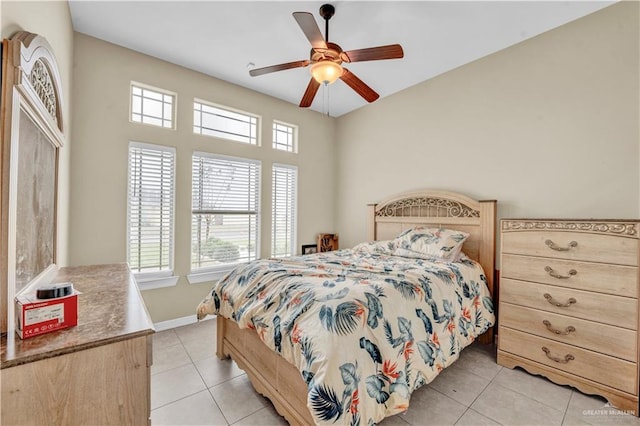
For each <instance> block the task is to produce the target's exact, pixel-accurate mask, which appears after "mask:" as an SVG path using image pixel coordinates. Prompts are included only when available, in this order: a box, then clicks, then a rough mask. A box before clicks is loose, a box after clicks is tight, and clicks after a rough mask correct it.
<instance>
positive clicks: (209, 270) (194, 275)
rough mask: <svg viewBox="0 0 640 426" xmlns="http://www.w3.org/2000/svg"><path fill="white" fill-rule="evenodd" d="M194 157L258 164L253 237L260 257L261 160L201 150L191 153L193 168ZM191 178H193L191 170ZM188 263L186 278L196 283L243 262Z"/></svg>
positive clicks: (256, 252)
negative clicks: (196, 264) (207, 264)
mask: <svg viewBox="0 0 640 426" xmlns="http://www.w3.org/2000/svg"><path fill="white" fill-rule="evenodd" d="M195 157H205V158H213V159H218V160H229V161H237V162H243V163H250V164H254V165H257V166H258V171H257V179H258V183H257V191H258V193H257V195H256V199H257V201H256V237H255V238H256V239H255V246H256V251H255V256H256V259H260V225H261V216H262V215H261V208H262V206H261V201H262V200H261V185H262V162H261V161H260V160H254V159H250V158H243V157H233V156H229V155H221V154H212V153H209V152H201V151H194V152H193V155H192V157H191V158H192V159H191V167H192V170H193V161H194V158H195ZM192 178H193V171H192ZM193 186H194V183H193V182H192V187H193ZM191 209H192V210H191V212H192V214H191V220H192V221H193V194H192V206H191ZM190 237H191V238H190V244H192V243H193V223H191V235H190ZM189 263H190V268H191V273H190V274H188V275H187V279H188V281H189V283H190V284H197V283H201V282H206V281H212V280H217V279H219V278H222V277H223V276H224V275H226V274H227V273H228V272H230V271H231V270H233V269H234V268H236V267H237V266H239V265H241V264H243V263H244V262H236V263H232V264H226V265H220V266H205V267H201V268H194V267H193V259H191V258H190V260H189Z"/></svg>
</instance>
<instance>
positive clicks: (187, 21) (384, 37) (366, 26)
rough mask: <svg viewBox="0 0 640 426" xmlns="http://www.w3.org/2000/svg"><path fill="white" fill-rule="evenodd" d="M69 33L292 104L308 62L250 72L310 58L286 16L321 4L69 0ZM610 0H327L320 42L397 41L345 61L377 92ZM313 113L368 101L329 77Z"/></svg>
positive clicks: (351, 45) (353, 45) (337, 111)
mask: <svg viewBox="0 0 640 426" xmlns="http://www.w3.org/2000/svg"><path fill="white" fill-rule="evenodd" d="M69 3H70V8H71V17H72V20H73V26H74V29H75V30H76V31H79V32H81V33H85V34H88V35H91V36H94V37H97V38H99V39H103V40H106V41H109V42H111V43H115V44H118V45H121V46H124V47H127V48H129V49H133V50H136V51H138V52H142V53H145V54H147V55H151V56H154V57H157V58H160V59H163V60H165V61H168V62H172V63H175V64H178V65H182V66H184V67H186V68H190V69H193V70H196V71H200V72H202V73H205V74H208V75H211V76H213V77H217V78H220V79H222V80H226V81H229V82H231V83H235V84H238V85H240V86H244V87H247V88H249V89H253V90H255V91H258V92H261V93H265V94H267V95H271V96H274V97H276V98H279V99H283V100H285V101H287V102H291V103H293V104H295V105H298V104H299V102H300V99H301V98H302V94H303V93H304V91H305V89H306V87H307V84H308V82H309V78H310V75H309V70H308V68H297V69H291V70H286V71H280V72H275V73H272V74H266V75H262V76H258V77H250V76H249V72H248V69H249V68H248V66H247V65H248V64H249V63H253V64H255V67H256V68H261V67H264V66H268V65H275V64H279V63H284V62H291V61H296V60H301V59H308V58H309V50H310V44H309V41H308V40H307V39H306V37H305V35H304V34H303V32H302V31H301V29H300V28H299V27H298V25H297V23H296V21H295V20H294V19H293V17H292V15H291V14H292V13H293V12H311V13H313V14H314V16H315V17H316V20H317V22H318V25H319V27H320V29H321V31H322V33H323V34H324V20H323V19H322V18H321V17H320V15H319V14H318V10H319V8H320V6H321V5H322V4H324V3H325V2H321V1H319V2H299V1H277V2H273V1H226V2H223V1H136V2H134V1H84V0H71V1H70V2H69ZM612 3H614V2H613V1H606V2H603V1H557V0H556V1H406V2H395V1H373V2H363V1H334V2H331V4H333V5H334V6H335V8H336V14H335V16H334V17H333V18H332V19H331V21H330V23H329V39H330V40H329V41H333V42H335V43H337V44H339V45H340V46H341V47H342V48H343V49H344V50H353V49H360V48H366V47H373V46H380V45H386V44H393V43H399V44H401V45H402V47H403V49H404V58H403V59H392V60H385V61H371V62H359V63H352V64H346V68H348V69H349V70H350V71H352V72H353V73H355V74H356V75H357V76H358V77H360V79H362V80H363V81H364V82H365V83H367V84H368V85H369V86H370V87H371V88H373V89H374V90H375V91H377V92H378V93H379V94H380V97H381V98H382V97H385V96H388V95H391V94H393V93H395V92H398V91H400V90H402V89H405V88H407V87H410V86H413V85H415V84H417V83H420V82H422V81H425V80H428V79H430V78H433V77H435V76H437V75H438V74H442V73H444V72H446V71H449V70H451V69H454V68H456V67H459V66H461V65H464V64H466V63H469V62H471V61H474V60H476V59H478V58H481V57H483V56H486V55H489V54H491V53H493V52H496V51H498V50H501V49H504V48H506V47H508V46H511V45H513V44H516V43H519V42H521V41H523V40H526V39H528V38H531V37H534V36H536V35H538V34H540V33H542V32H545V31H548V30H550V29H552V28H555V27H557V26H559V25H562V24H565V23H567V22H569V21H572V20H575V19H578V18H580V17H582V16H585V15H587V14H589V13H592V12H594V11H596V10H598V9H601V8H603V7H606V6H608V5H610V4H612ZM323 90H326V89H323V88H321V89H320V90H319V91H318V94H317V95H316V98H315V100H314V102H313V104H312V106H311V108H312V109H313V110H316V111H320V112H324V113H327V112H329V113H330V115H331V116H334V117H337V116H340V115H342V114H345V113H347V112H350V111H352V110H354V109H357V108H360V107H362V106H364V105H366V104H367V102H366V101H364V100H363V99H362V98H361V97H360V96H359V95H358V94H356V93H355V92H354V91H353V90H351V89H350V88H349V87H348V86H346V85H345V84H344V83H343V82H341V81H337V82H336V83H334V84H332V85H331V86H329V87H328V93H324V92H323Z"/></svg>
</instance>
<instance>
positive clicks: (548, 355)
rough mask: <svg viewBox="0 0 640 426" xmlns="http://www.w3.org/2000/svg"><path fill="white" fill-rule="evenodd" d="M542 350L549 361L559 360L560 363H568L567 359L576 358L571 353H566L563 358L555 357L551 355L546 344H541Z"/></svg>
mask: <svg viewBox="0 0 640 426" xmlns="http://www.w3.org/2000/svg"><path fill="white" fill-rule="evenodd" d="M542 351H543V352H544V353H545V355H547V358H549V359H550V360H551V361H555V362H559V363H560V364H566V363H568V362H569V361H572V360H574V359H576V358H575V357H574V356H573V355H571V354H566V355H565V356H564V358H558V357H555V356H553V355H551V354H550V352H551V351H550V350H549V349H548V348H547V347H546V346H543V347H542Z"/></svg>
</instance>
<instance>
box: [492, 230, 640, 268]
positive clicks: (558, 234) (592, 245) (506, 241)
mask: <svg viewBox="0 0 640 426" xmlns="http://www.w3.org/2000/svg"><path fill="white" fill-rule="evenodd" d="M552 247H555V248H558V249H561V250H560V251H559V250H554V249H553V248H552ZM502 252H503V253H510V254H523V255H531V256H541V257H550V258H555V259H568V260H582V261H588V262H600V263H612V264H616V265H629V266H638V239H637V238H625V237H621V236H616V235H602V234H588V233H581V232H563V231H526V232H524V231H519V232H518V231H515V232H503V233H502Z"/></svg>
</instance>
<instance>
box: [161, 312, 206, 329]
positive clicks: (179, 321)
mask: <svg viewBox="0 0 640 426" xmlns="http://www.w3.org/2000/svg"><path fill="white" fill-rule="evenodd" d="M215 317H216V316H215V315H207V317H206V318H205V319H203V320H202V321H208V320H211V319H214V318H215ZM197 322H198V317H196V316H195V315H189V316H187V317H182V318H175V319H172V320H167V321H160V322H156V323H154V324H153V325H154V326H155V328H156V331H164V330H170V329H172V328H177V327H182V326H183V325H190V324H195V323H197Z"/></svg>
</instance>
